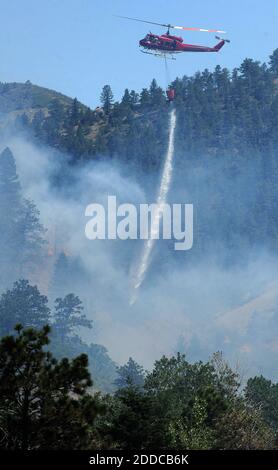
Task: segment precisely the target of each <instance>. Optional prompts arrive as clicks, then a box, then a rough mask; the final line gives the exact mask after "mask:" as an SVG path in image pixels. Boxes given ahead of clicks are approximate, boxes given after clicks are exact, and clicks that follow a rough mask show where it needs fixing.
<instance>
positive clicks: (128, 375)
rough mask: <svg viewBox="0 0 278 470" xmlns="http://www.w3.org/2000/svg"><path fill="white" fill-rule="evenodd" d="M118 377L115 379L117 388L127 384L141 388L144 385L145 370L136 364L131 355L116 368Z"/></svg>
mask: <svg viewBox="0 0 278 470" xmlns="http://www.w3.org/2000/svg"><path fill="white" fill-rule="evenodd" d="M117 374H118V377H117V379H116V380H115V385H116V386H117V387H118V388H124V387H127V386H129V385H132V386H134V387H138V388H139V389H141V388H142V387H143V386H144V379H145V372H144V369H143V367H142V366H140V365H139V364H137V362H135V361H134V360H133V359H132V357H130V358H129V360H128V362H127V363H126V364H125V365H123V366H121V367H118V368H117Z"/></svg>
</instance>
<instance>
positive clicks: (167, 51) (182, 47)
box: [117, 15, 230, 59]
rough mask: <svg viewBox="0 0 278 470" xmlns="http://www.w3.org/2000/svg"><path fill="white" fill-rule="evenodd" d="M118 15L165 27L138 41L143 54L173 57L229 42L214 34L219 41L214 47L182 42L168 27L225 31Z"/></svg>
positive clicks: (211, 49) (217, 47)
mask: <svg viewBox="0 0 278 470" xmlns="http://www.w3.org/2000/svg"><path fill="white" fill-rule="evenodd" d="M117 16H118V15H117ZM118 17H119V18H125V19H127V20H133V21H140V22H141V23H148V24H154V25H156V26H163V27H165V28H167V31H166V33H165V34H161V35H157V34H153V33H149V34H147V35H146V36H145V37H144V38H143V39H141V40H140V41H139V45H140V47H142V52H144V53H145V54H152V55H155V56H157V57H162V58H171V59H175V57H173V54H178V53H181V52H218V51H220V49H221V48H222V47H223V46H224V44H225V42H230V41H229V40H228V39H222V38H220V37H219V36H216V39H218V40H219V42H218V43H217V44H216V46H214V47H207V46H199V45H196V44H184V42H183V38H181V37H179V36H172V35H171V34H170V29H180V30H184V31H201V32H207V33H220V34H224V33H226V31H222V30H218V29H203V28H187V27H185V26H174V25H171V24H163V23H154V22H153V21H145V20H140V19H138V18H129V17H128V16H118ZM143 49H144V50H143Z"/></svg>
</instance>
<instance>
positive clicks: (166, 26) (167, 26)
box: [114, 15, 175, 28]
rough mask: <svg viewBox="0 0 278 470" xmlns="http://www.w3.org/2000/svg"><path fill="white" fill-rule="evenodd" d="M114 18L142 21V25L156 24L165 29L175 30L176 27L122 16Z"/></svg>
mask: <svg viewBox="0 0 278 470" xmlns="http://www.w3.org/2000/svg"><path fill="white" fill-rule="evenodd" d="M114 16H116V17H117V18H124V19H126V20H132V21H140V23H148V24H155V25H157V26H163V27H165V28H175V26H173V25H171V24H163V23H155V22H153V21H146V20H140V19H139V18H130V17H129V16H121V15H114Z"/></svg>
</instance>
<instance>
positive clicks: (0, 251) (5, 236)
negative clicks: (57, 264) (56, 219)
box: [0, 148, 46, 289]
mask: <svg viewBox="0 0 278 470" xmlns="http://www.w3.org/2000/svg"><path fill="white" fill-rule="evenodd" d="M0 213H1V221H2V223H1V230H0V263H1V274H0V289H3V288H5V287H7V286H8V285H9V284H10V283H12V282H13V281H15V279H17V278H18V277H22V276H26V275H29V274H30V273H31V272H32V273H33V274H34V273H35V272H36V270H37V268H38V267H39V266H40V265H41V261H42V259H43V257H44V251H45V240H44V236H45V232H46V231H45V229H44V228H43V226H42V225H41V223H40V221H39V211H38V209H37V208H36V206H35V204H34V203H33V202H32V201H30V200H28V199H24V198H23V197H22V194H21V186H20V182H19V179H18V176H17V173H16V165H15V160H14V156H13V154H12V152H11V150H10V149H9V148H6V149H5V150H3V152H2V153H1V154H0Z"/></svg>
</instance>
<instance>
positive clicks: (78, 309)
mask: <svg viewBox="0 0 278 470" xmlns="http://www.w3.org/2000/svg"><path fill="white" fill-rule="evenodd" d="M83 310H84V307H83V305H82V302H81V300H80V299H79V297H77V296H76V295H74V294H68V295H66V296H65V297H64V298H63V299H61V298H58V299H56V300H55V312H54V319H55V320H54V325H53V328H54V331H55V332H56V333H57V335H58V336H59V337H60V338H61V340H62V341H65V340H66V339H70V338H72V337H73V335H74V334H75V333H76V329H78V328H79V327H85V328H92V322H91V321H90V320H88V319H87V318H86V316H85V314H84V313H83Z"/></svg>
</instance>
